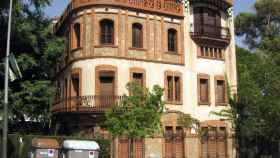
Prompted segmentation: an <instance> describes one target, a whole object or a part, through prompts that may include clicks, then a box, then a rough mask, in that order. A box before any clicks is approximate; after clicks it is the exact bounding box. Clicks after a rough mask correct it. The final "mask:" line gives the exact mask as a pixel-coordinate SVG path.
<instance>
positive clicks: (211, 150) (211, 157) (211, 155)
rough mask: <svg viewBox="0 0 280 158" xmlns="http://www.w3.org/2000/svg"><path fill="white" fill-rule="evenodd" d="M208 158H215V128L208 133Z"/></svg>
mask: <svg viewBox="0 0 280 158" xmlns="http://www.w3.org/2000/svg"><path fill="white" fill-rule="evenodd" d="M207 146H208V158H216V156H217V153H216V152H217V144H216V128H212V129H211V130H209V131H208V145H207Z"/></svg>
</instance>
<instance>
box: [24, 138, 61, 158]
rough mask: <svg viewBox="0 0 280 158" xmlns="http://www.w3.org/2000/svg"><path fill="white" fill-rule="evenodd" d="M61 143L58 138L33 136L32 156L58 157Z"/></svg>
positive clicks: (41, 157)
mask: <svg viewBox="0 0 280 158" xmlns="http://www.w3.org/2000/svg"><path fill="white" fill-rule="evenodd" d="M58 149H59V144H58V142H57V140H56V139H49V138H33V139H32V148H31V152H30V156H29V157H30V158H58Z"/></svg>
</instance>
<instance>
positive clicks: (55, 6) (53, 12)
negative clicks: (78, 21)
mask: <svg viewBox="0 0 280 158" xmlns="http://www.w3.org/2000/svg"><path fill="white" fill-rule="evenodd" d="M69 1H70V0H53V3H52V5H51V6H49V7H47V8H46V10H45V12H46V14H47V15H48V16H50V17H54V16H59V15H60V14H61V13H62V12H63V10H64V9H65V8H66V6H67V4H68V3H69ZM255 1H256V0H235V5H234V13H235V15H236V14H238V13H240V12H250V11H253V5H254V3H255ZM236 41H237V44H238V45H240V46H244V45H243V44H242V42H241V41H242V39H240V38H237V40H236Z"/></svg>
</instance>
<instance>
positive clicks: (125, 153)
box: [118, 139, 129, 158]
mask: <svg viewBox="0 0 280 158" xmlns="http://www.w3.org/2000/svg"><path fill="white" fill-rule="evenodd" d="M118 157H119V158H129V145H128V139H119V144H118Z"/></svg>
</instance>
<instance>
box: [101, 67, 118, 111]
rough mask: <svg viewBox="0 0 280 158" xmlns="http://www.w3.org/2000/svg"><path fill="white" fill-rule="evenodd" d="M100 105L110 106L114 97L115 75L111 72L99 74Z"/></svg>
mask: <svg viewBox="0 0 280 158" xmlns="http://www.w3.org/2000/svg"><path fill="white" fill-rule="evenodd" d="M99 81H100V96H99V99H100V104H101V106H111V105H112V104H113V103H114V97H115V83H114V82H115V73H114V72H112V71H105V72H100V76H99Z"/></svg>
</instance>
